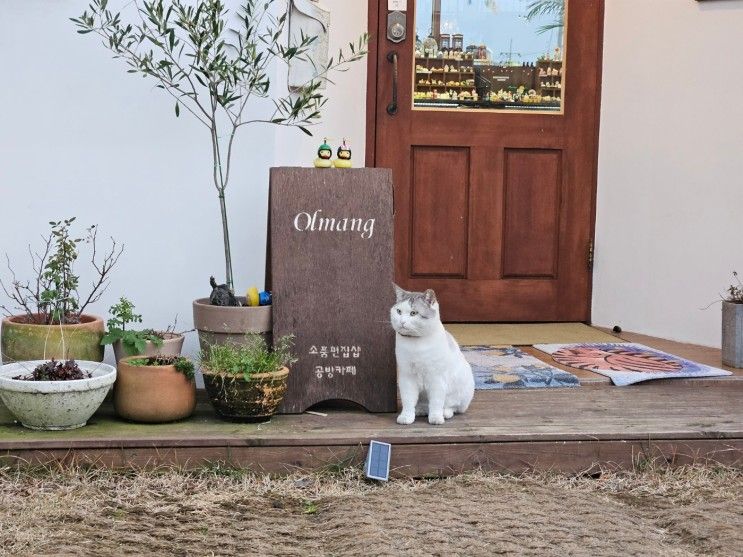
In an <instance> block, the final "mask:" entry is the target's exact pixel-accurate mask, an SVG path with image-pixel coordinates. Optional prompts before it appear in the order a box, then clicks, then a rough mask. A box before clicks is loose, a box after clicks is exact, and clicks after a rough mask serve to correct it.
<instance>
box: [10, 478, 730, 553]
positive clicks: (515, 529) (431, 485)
mask: <svg viewBox="0 0 743 557" xmlns="http://www.w3.org/2000/svg"><path fill="white" fill-rule="evenodd" d="M0 554H2V555H135V554H137V555H260V556H263V555H302V556H315V555H328V556H330V555H395V556H399V555H447V556H448V555H462V556H477V555H540V556H543V555H590V556H601V555H612V556H613V555H653V556H658V555H716V556H717V555H742V554H743V470H735V469H723V468H711V467H694V468H682V469H676V470H668V469H648V470H644V471H636V472H631V473H628V472H611V471H604V472H602V473H601V474H593V475H592V476H591V477H587V476H580V477H566V476H558V475H524V476H519V477H515V476H503V475H494V474H485V473H474V474H468V475H463V476H458V477H453V478H446V479H436V480H416V481H413V480H407V481H402V480H396V481H392V482H390V483H388V484H373V483H367V482H365V481H364V480H363V479H361V477H360V476H359V473H358V471H356V470H346V471H342V472H337V473H334V474H329V473H326V474H308V475H299V474H297V475H293V476H290V477H287V478H280V479H270V478H265V477H257V476H253V475H251V474H248V473H246V472H241V471H236V470H232V469H224V468H218V467H215V468H211V469H204V470H200V471H197V472H184V471H177V470H158V471H147V472H145V471H139V472H136V473H135V472H128V473H114V472H110V471H106V470H82V469H75V470H70V469H52V470H50V469H46V470H38V469H36V470H30V469H21V470H18V469H10V468H5V469H3V468H0Z"/></svg>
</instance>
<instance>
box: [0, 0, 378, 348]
mask: <svg viewBox="0 0 743 557" xmlns="http://www.w3.org/2000/svg"><path fill="white" fill-rule="evenodd" d="M87 3H88V2H87V0H22V1H21V0H0V82H1V85H0V107H2V108H1V109H0V220H1V222H2V228H1V230H2V232H0V234H1V235H0V255H2V254H4V253H6V252H7V254H8V255H9V257H10V258H11V260H13V261H14V262H15V267H16V268H17V271H18V273H19V276H20V277H23V276H25V275H28V272H29V271H30V268H29V267H30V265H29V263H28V261H27V253H26V250H27V245H28V244H29V243H32V244H33V245H37V244H38V240H39V237H40V235H41V234H42V233H46V232H47V231H48V226H47V222H48V221H49V220H52V219H55V220H56V219H59V218H65V217H69V216H77V217H78V221H79V222H80V224H84V225H89V224H93V223H98V224H99V225H100V229H101V234H102V235H103V234H105V235H111V236H114V237H115V238H116V239H117V240H118V241H119V242H123V243H124V244H125V245H126V251H125V253H124V255H123V256H122V258H121V261H120V264H119V267H118V269H117V270H116V271H115V273H114V274H113V277H112V280H111V284H110V289H109V291H108V292H107V293H106V294H105V295H104V297H103V298H102V299H101V300H100V302H99V303H97V304H96V305H95V307H93V308H92V310H91V312H92V313H95V314H98V315H102V316H105V315H106V314H107V311H108V308H109V306H110V305H111V304H113V303H114V302H115V301H116V300H117V299H118V298H119V296H121V295H126V296H127V297H129V298H130V299H131V300H132V301H134V302H135V304H136V305H137V308H138V310H139V311H140V312H141V313H143V314H144V318H145V319H144V326H146V327H155V328H158V327H160V328H161V327H164V326H166V325H167V324H168V323H171V322H172V321H173V318H174V316H175V315H176V314H178V325H179V329H189V328H191V327H192V315H191V301H192V300H193V299H194V298H197V297H201V296H207V295H208V294H209V292H210V288H209V285H208V280H209V275H210V274H214V275H215V276H216V277H220V278H221V277H223V276H224V266H223V265H224V264H223V250H222V239H221V227H220V219H219V212H218V203H217V197H216V195H215V193H214V188H213V186H212V184H211V177H210V172H211V164H212V163H211V155H210V143H209V136H208V132H207V130H206V128H203V127H201V125H200V124H198V123H197V122H196V121H195V120H193V119H192V118H190V117H189V115H186V114H185V113H184V112H182V113H181V117H180V118H176V117H175V115H174V110H173V102H172V101H171V99H170V97H168V96H166V95H165V94H164V93H163V92H162V91H160V90H159V89H154V88H153V84H152V83H151V82H149V81H148V80H144V79H142V78H139V77H133V76H132V75H130V74H127V73H126V72H125V67H124V66H123V64H122V63H121V62H120V61H116V60H112V59H111V56H110V54H109V53H108V51H106V50H105V49H104V48H103V47H102V46H101V45H99V44H98V43H97V39H95V38H93V36H92V35H79V34H77V33H76V32H75V28H74V25H73V24H72V23H71V22H70V21H69V20H68V18H70V17H76V16H78V15H79V14H81V13H82V11H83V10H84V9H85V8H86V7H87ZM127 3H128V2H125V1H124V0H112V1H111V3H110V4H111V6H112V7H114V8H115V7H118V6H122V5H124V4H127ZM227 4H228V6H235V5H237V4H238V2H237V0H229V1H228V2H227ZM324 4H325V5H327V6H329V7H331V9H333V20H332V22H331V28H332V32H331V48H332V49H333V50H337V48H338V47H340V46H341V45H343V44H347V43H348V42H349V41H351V40H355V39H356V38H358V34H360V33H361V32H363V31H364V30H365V29H366V8H365V3H364V2H361V1H359V2H353V3H352V4H353V5H352V6H349V5H347V4H348V3H347V2H345V1H344V0H324ZM349 21H352V22H353V25H349V24H348V22H349ZM276 77H277V82H281V81H282V80H284V81H285V69H283V68H281V70H280V71H278V72H277V76H276ZM336 77H337V84H336V85H330V87H329V89H328V94H329V95H330V97H331V101H330V102H329V104H328V107H327V108H328V109H327V118H326V119H325V122H324V123H323V124H322V125H319V126H317V127H316V129H315V134H316V135H319V136H323V135H328V136H329V137H339V138H340V137H343V136H345V137H348V138H349V140H350V142H351V145H352V147H353V149H354V158H355V159H356V161H357V163H358V164H362V163H363V160H364V149H363V146H364V106H365V105H364V91H365V88H366V84H365V82H366V66H365V62H360V63H357V64H356V65H355V67H353V68H352V69H351V70H350V71H349V72H347V73H343V74H339V75H337V76H336ZM352 90H355V91H356V94H355V95H350V94H348V95H347V94H346V93H345V91H352ZM302 136H304V134H302V133H301V132H300V131H298V130H294V129H276V128H273V127H269V126H262V127H256V128H252V129H244V130H243V134H242V136H240V138H239V139H238V141H237V142H236V161H235V166H234V175H233V178H232V180H231V182H232V183H231V186H230V187H229V189H228V202H229V208H230V219H231V221H230V222H231V235H232V250H233V259H234V271H235V283H236V289H237V290H239V291H244V290H245V289H246V288H247V287H248V286H250V285H253V284H255V285H258V286H259V287H262V286H263V280H264V270H265V243H266V234H265V229H266V210H267V191H268V169H269V167H271V166H275V165H306V164H309V161H312V159H314V157H315V156H316V151H317V146H318V144H319V142H320V140H321V137H320V138H314V139H313V138H307V139H304V138H303V137H302ZM80 230H82V227H80ZM85 257H87V254H83V255H81V260H80V262H79V265H78V270H79V271H80V274H81V277H82V280H81V282H82V284H86V283H88V282H89V281H90V280H91V278H92V275H91V274H90V273H89V272H87V271H88V269H87V264H86V262H85V260H84V259H85ZM3 263H4V260H3ZM0 277H2V278H3V279H7V278H8V273H7V271H6V270H5V268H4V265H0ZM4 301H5V300H4V299H3V302H4ZM196 350H197V340H196V336H195V334H194V335H190V338H189V339H188V340H187V344H186V352H188V353H191V354H193V353H194V352H195V351H196ZM110 359H111V356H110V355H109V360H110Z"/></svg>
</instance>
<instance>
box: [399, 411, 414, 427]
mask: <svg viewBox="0 0 743 557" xmlns="http://www.w3.org/2000/svg"><path fill="white" fill-rule="evenodd" d="M414 421H415V414H406V413H405V412H403V413H402V414H400V415H399V416H398V417H397V423H398V424H400V425H410V424H412V423H413V422H414Z"/></svg>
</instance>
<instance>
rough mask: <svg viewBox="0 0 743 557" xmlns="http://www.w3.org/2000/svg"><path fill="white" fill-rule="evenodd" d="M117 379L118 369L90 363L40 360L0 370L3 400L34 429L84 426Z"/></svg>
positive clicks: (13, 412) (0, 393) (21, 420)
mask: <svg viewBox="0 0 743 557" xmlns="http://www.w3.org/2000/svg"><path fill="white" fill-rule="evenodd" d="M115 380H116V369H115V368H114V367H113V366H110V365H108V364H103V363H100V362H90V361H87V362H85V361H77V362H75V361H71V360H70V361H67V362H56V361H54V360H51V361H46V360H38V361H30V362H16V363H12V364H6V365H4V366H2V368H0V399H1V400H2V401H3V402H4V403H5V405H6V406H7V408H8V410H10V412H11V413H12V414H13V415H14V416H15V417H16V419H18V421H20V422H21V424H23V426H25V427H28V428H30V429H47V430H62V429H76V428H79V427H82V426H84V425H85V424H86V423H87V422H88V420H89V419H90V417H91V416H92V415H93V414H94V413H95V411H96V410H98V408H99V407H100V405H101V403H102V402H103V399H104V398H105V397H106V394H107V393H108V391H109V390H110V389H111V386H112V385H113V383H114V381H115Z"/></svg>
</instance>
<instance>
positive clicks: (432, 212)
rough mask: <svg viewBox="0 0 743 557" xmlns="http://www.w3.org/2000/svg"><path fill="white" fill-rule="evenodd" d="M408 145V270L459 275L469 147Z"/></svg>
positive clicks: (463, 265)
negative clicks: (409, 260) (410, 155)
mask: <svg viewBox="0 0 743 557" xmlns="http://www.w3.org/2000/svg"><path fill="white" fill-rule="evenodd" d="M412 150H413V163H412V166H413V172H412V191H413V195H412V207H411V217H412V230H411V234H410V237H411V241H412V250H411V251H412V258H413V260H412V264H411V265H410V268H411V271H412V273H411V274H412V275H413V276H426V275H428V276H450V277H459V278H464V277H466V276H467V222H468V218H467V217H468V213H469V207H468V198H469V191H468V190H469V166H470V164H469V149H466V148H458V147H421V146H413V148H412ZM442 201H443V202H442Z"/></svg>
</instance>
